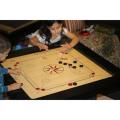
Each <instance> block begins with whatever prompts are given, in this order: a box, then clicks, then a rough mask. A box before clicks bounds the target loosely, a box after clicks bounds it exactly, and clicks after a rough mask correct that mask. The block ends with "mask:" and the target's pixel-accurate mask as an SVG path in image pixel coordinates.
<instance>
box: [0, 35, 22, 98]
mask: <svg viewBox="0 0 120 120" xmlns="http://www.w3.org/2000/svg"><path fill="white" fill-rule="evenodd" d="M10 48H11V44H10V43H9V41H8V40H7V38H6V37H4V36H2V35H0V62H2V61H4V60H5V59H6V57H7V56H8V53H9V52H10ZM8 73H10V74H19V72H18V71H13V70H12V69H6V68H2V67H0V100H1V99H4V97H3V93H5V92H7V91H12V90H16V89H19V88H21V85H22V84H20V83H13V84H11V85H8V86H5V85H4V82H3V80H4V74H8Z"/></svg>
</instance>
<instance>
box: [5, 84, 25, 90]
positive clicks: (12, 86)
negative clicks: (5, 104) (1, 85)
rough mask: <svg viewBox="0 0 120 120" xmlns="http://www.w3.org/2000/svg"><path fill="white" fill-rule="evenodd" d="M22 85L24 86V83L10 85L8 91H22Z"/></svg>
mask: <svg viewBox="0 0 120 120" xmlns="http://www.w3.org/2000/svg"><path fill="white" fill-rule="evenodd" d="M22 85H23V84H22V83H13V84H10V85H8V86H7V88H8V91H13V90H17V89H20V88H21V86H22Z"/></svg>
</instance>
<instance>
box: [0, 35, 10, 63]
mask: <svg viewBox="0 0 120 120" xmlns="http://www.w3.org/2000/svg"><path fill="white" fill-rule="evenodd" d="M10 48H11V44H10V42H9V40H8V39H7V38H6V37H5V36H3V35H0V61H3V60H5V59H6V57H7V56H8V53H9V52H10Z"/></svg>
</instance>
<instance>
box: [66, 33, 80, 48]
mask: <svg viewBox="0 0 120 120" xmlns="http://www.w3.org/2000/svg"><path fill="white" fill-rule="evenodd" d="M65 35H66V36H67V37H68V38H70V39H71V40H72V41H71V43H69V46H68V47H71V48H72V47H74V46H75V45H76V44H77V43H78V42H79V39H78V37H77V36H76V35H75V34H74V33H71V32H69V31H67V32H66V33H65Z"/></svg>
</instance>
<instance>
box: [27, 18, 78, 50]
mask: <svg viewBox="0 0 120 120" xmlns="http://www.w3.org/2000/svg"><path fill="white" fill-rule="evenodd" d="M63 35H64V36H66V37H68V38H69V39H71V42H70V43H68V42H67V41H66V42H65V43H64V44H60V43H62V42H61V41H62V36H63ZM28 38H30V42H31V44H32V45H34V46H37V47H38V48H39V49H40V50H41V49H43V50H48V48H49V46H51V45H53V44H55V45H57V44H59V45H60V46H62V52H65V51H66V50H68V49H70V48H72V47H74V46H75V45H76V44H77V43H78V37H77V36H76V35H75V34H73V33H71V32H69V31H68V30H67V29H66V28H65V27H63V21H62V20H47V21H45V25H44V26H42V27H41V28H40V29H39V30H37V31H36V32H34V33H33V34H31V35H29V36H28ZM56 43H57V44H56Z"/></svg>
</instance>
